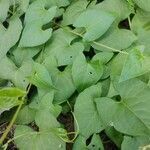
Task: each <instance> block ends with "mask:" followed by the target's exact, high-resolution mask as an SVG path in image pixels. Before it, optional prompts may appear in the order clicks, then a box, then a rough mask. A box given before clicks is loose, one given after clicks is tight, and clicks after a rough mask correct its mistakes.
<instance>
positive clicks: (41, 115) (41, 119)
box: [35, 92, 61, 131]
mask: <svg viewBox="0 0 150 150" xmlns="http://www.w3.org/2000/svg"><path fill="white" fill-rule="evenodd" d="M53 98H54V93H53V92H51V93H48V94H46V95H45V96H44V97H43V98H42V100H40V102H39V110H38V111H37V112H36V115H35V122H36V124H37V125H38V127H39V128H40V130H42V131H44V130H46V131H48V130H52V129H53V128H57V127H60V124H59V123H58V121H57V119H56V117H57V116H55V114H56V113H55V111H57V109H58V107H55V106H54V105H53V104H52V102H53ZM60 111H61V109H59V113H60Z"/></svg>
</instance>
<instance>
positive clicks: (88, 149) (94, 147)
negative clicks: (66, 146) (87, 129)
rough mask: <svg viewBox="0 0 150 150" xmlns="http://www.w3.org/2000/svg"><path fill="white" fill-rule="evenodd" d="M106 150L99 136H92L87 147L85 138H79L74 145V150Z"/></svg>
mask: <svg viewBox="0 0 150 150" xmlns="http://www.w3.org/2000/svg"><path fill="white" fill-rule="evenodd" d="M78 149H82V150H98V149H100V150H104V147H103V144H102V141H101V138H100V136H99V135H96V134H94V135H93V136H92V139H91V142H90V144H88V145H86V139H85V138H84V137H83V136H81V135H80V136H79V137H78V138H77V139H76V141H75V143H74V145H73V150H78Z"/></svg>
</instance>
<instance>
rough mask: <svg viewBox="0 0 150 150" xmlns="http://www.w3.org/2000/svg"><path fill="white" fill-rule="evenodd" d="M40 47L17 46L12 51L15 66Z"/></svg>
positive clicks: (28, 57) (35, 53)
mask: <svg viewBox="0 0 150 150" xmlns="http://www.w3.org/2000/svg"><path fill="white" fill-rule="evenodd" d="M40 50H41V47H32V48H31V47H29V48H22V47H17V48H16V49H14V50H13V51H12V53H13V55H14V59H15V64H16V65H17V66H21V65H22V64H23V63H24V62H26V60H30V59H32V58H33V57H34V56H35V55H37V54H38V53H39V51H40Z"/></svg>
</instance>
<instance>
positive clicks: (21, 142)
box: [15, 126, 65, 150]
mask: <svg viewBox="0 0 150 150" xmlns="http://www.w3.org/2000/svg"><path fill="white" fill-rule="evenodd" d="M15 137H18V138H16V139H15V143H16V144H17V147H18V148H19V149H20V150H27V149H28V150H32V149H34V150H41V149H43V150H49V149H50V148H51V149H55V150H65V143H64V142H63V141H62V140H61V139H60V138H59V137H58V136H57V135H55V134H53V133H52V132H50V131H43V132H42V131H41V132H36V131H34V130H32V129H31V128H30V127H28V126H17V128H16V131H15Z"/></svg>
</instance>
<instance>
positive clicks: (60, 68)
mask: <svg viewBox="0 0 150 150" xmlns="http://www.w3.org/2000/svg"><path fill="white" fill-rule="evenodd" d="M66 67H67V66H66V65H64V66H58V67H57V69H58V70H59V71H61V72H63V71H64V70H65V68H66Z"/></svg>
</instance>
